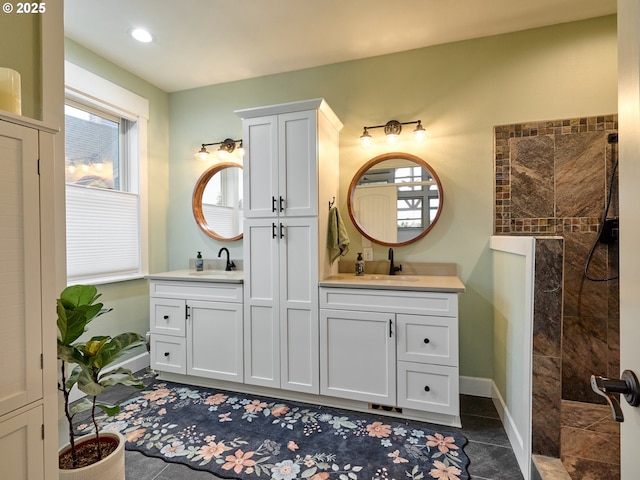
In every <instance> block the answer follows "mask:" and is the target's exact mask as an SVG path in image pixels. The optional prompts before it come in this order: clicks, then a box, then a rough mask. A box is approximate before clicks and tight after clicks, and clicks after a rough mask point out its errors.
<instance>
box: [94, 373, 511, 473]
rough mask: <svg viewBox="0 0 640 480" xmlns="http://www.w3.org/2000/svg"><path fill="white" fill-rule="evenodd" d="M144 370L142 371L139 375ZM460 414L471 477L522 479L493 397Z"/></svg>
mask: <svg viewBox="0 0 640 480" xmlns="http://www.w3.org/2000/svg"><path fill="white" fill-rule="evenodd" d="M144 373H145V372H139V375H143V374H144ZM143 380H144V382H145V384H146V385H148V384H150V383H152V382H153V380H154V378H153V376H151V375H143ZM136 395H138V391H137V390H132V389H130V388H127V389H119V388H118V387H113V388H112V389H111V391H110V392H106V394H105V395H104V396H103V397H101V400H103V401H104V402H105V403H107V402H114V403H115V402H121V401H124V400H125V399H127V398H129V397H132V396H136ZM461 416H462V425H463V428H461V429H457V428H452V427H446V430H448V431H452V432H453V431H458V432H460V433H462V434H463V435H464V436H465V437H466V438H467V439H468V440H469V443H468V444H467V446H465V447H464V451H465V453H466V454H467V456H468V457H469V458H470V459H471V464H470V465H469V474H470V475H471V479H472V480H521V479H522V478H523V477H522V474H521V473H520V469H519V468H518V464H517V461H516V457H515V455H514V454H513V450H512V449H511V446H510V444H509V440H508V439H507V435H506V433H505V431H504V428H503V426H502V422H501V421H500V417H499V416H498V413H497V411H496V409H495V407H494V406H493V402H492V401H491V399H489V398H482V397H472V396H468V395H462V396H461ZM439 428H442V427H439ZM125 463H126V476H127V478H130V479H136V480H187V479H188V480H212V479H215V478H217V477H215V476H214V475H212V474H210V473H207V472H201V471H196V470H192V469H191V468H189V467H186V466H183V465H178V464H172V463H167V462H164V461H163V460H160V459H157V458H152V457H147V456H145V455H143V454H141V453H138V452H130V451H127V452H126V457H125ZM425 480H426V479H425Z"/></svg>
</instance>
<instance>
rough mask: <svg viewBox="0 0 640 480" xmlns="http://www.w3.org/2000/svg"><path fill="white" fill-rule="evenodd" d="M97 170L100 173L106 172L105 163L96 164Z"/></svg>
mask: <svg viewBox="0 0 640 480" xmlns="http://www.w3.org/2000/svg"><path fill="white" fill-rule="evenodd" d="M94 165H95V167H96V170H98V171H99V172H101V171H102V170H104V163H102V162H96V163H94Z"/></svg>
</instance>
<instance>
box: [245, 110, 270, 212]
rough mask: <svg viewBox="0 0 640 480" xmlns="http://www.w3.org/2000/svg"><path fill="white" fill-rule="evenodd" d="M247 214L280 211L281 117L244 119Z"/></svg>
mask: <svg viewBox="0 0 640 480" xmlns="http://www.w3.org/2000/svg"><path fill="white" fill-rule="evenodd" d="M242 138H243V146H244V149H245V157H244V161H243V172H244V173H243V182H244V185H243V186H244V188H243V193H244V216H245V217H246V218H252V217H275V216H277V215H278V208H279V205H278V198H277V197H278V117H277V116H275V115H272V116H268V117H258V118H248V119H245V120H244V121H243V122H242Z"/></svg>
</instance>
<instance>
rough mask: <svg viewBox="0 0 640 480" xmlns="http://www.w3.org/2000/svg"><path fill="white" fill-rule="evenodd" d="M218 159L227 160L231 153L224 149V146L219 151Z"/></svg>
mask: <svg viewBox="0 0 640 480" xmlns="http://www.w3.org/2000/svg"><path fill="white" fill-rule="evenodd" d="M218 158H219V159H220V160H226V159H228V158H229V151H228V150H226V149H224V148H222V146H221V147H220V148H219V149H218Z"/></svg>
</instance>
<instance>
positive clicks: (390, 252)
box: [389, 248, 402, 275]
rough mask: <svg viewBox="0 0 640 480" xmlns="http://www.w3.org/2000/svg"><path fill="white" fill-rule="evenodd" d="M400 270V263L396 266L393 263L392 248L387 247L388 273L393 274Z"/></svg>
mask: <svg viewBox="0 0 640 480" xmlns="http://www.w3.org/2000/svg"><path fill="white" fill-rule="evenodd" d="M401 271H402V265H398V266H397V267H396V266H395V265H394V264H393V248H390V249H389V275H395V274H396V272H401Z"/></svg>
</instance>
